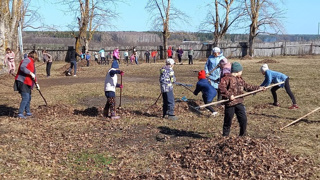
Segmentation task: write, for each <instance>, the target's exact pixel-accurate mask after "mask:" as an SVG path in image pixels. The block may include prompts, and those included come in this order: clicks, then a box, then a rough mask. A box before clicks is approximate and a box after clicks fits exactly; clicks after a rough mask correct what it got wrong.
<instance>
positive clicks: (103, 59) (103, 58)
mask: <svg viewBox="0 0 320 180" xmlns="http://www.w3.org/2000/svg"><path fill="white" fill-rule="evenodd" d="M100 64H104V65H106V64H107V61H106V58H105V57H101V61H100ZM108 64H109V63H108Z"/></svg>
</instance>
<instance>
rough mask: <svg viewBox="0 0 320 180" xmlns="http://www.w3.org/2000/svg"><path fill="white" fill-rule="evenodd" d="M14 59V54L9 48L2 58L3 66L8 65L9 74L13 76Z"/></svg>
mask: <svg viewBox="0 0 320 180" xmlns="http://www.w3.org/2000/svg"><path fill="white" fill-rule="evenodd" d="M14 58H15V54H14V52H13V51H12V50H11V49H10V48H7V49H6V56H5V58H4V65H6V64H8V68H9V74H14V71H15V70H16V65H15V62H14Z"/></svg>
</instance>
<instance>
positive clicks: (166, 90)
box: [159, 58, 178, 120]
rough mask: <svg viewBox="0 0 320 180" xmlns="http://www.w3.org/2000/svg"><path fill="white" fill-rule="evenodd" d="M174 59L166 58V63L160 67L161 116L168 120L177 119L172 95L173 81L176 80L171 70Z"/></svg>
mask: <svg viewBox="0 0 320 180" xmlns="http://www.w3.org/2000/svg"><path fill="white" fill-rule="evenodd" d="M173 66H174V60H173V59H171V58H169V59H167V60H166V65H165V66H163V67H162V68H161V69H160V78H159V81H160V89H161V93H162V98H163V104H162V112H163V113H162V118H166V117H167V118H168V119H170V120H178V117H177V116H175V115H174V95H173V83H174V82H176V77H175V75H174V71H173Z"/></svg>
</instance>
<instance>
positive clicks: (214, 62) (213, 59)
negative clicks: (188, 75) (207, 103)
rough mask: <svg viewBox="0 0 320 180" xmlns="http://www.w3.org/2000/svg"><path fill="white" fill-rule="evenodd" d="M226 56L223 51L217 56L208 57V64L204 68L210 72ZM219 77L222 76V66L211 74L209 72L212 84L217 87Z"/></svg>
mask: <svg viewBox="0 0 320 180" xmlns="http://www.w3.org/2000/svg"><path fill="white" fill-rule="evenodd" d="M224 58H225V57H224V56H223V53H221V54H220V55H219V56H217V57H215V56H213V55H210V56H209V57H208V60H207V62H206V65H205V66H204V70H205V71H206V74H208V73H209V72H210V71H211V70H213V69H214V68H215V67H216V66H217V65H218V64H219V62H220V60H221V59H224ZM219 78H220V68H217V69H216V70H214V71H213V72H212V73H211V74H209V79H210V82H211V85H212V86H213V87H214V88H216V89H218V83H219Z"/></svg>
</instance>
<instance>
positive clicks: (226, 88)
mask: <svg viewBox="0 0 320 180" xmlns="http://www.w3.org/2000/svg"><path fill="white" fill-rule="evenodd" d="M242 70H243V68H242V66H241V64H240V63H238V62H234V63H232V65H231V74H225V76H224V77H223V78H222V79H221V82H220V84H219V90H220V92H221V95H222V98H223V99H229V100H230V101H229V102H226V103H225V110H224V123H223V134H222V135H223V136H229V134H230V128H231V123H232V118H233V116H234V113H236V115H237V118H238V122H239V126H240V134H239V135H240V136H244V135H245V133H246V129H247V115H246V110H245V107H244V105H243V104H242V103H243V101H244V98H243V97H241V98H237V99H235V98H234V97H235V96H238V95H240V94H243V90H244V91H248V92H249V91H254V90H258V89H260V88H261V89H264V88H262V87H259V86H253V85H249V84H247V83H246V82H245V81H244V80H243V79H242V77H241V75H242Z"/></svg>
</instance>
